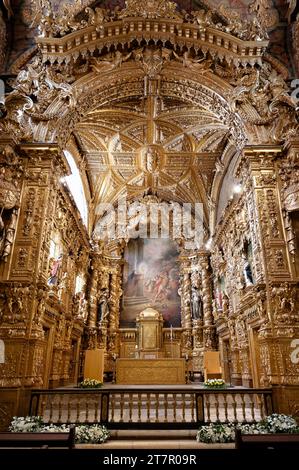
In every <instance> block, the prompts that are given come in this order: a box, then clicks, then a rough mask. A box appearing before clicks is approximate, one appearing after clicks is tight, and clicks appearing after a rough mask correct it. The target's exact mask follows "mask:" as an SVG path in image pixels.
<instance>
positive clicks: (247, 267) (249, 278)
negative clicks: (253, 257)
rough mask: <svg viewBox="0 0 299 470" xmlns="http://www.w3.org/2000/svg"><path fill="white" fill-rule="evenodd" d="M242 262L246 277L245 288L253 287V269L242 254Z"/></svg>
mask: <svg viewBox="0 0 299 470" xmlns="http://www.w3.org/2000/svg"><path fill="white" fill-rule="evenodd" d="M242 260H243V275H244V280H245V287H248V286H253V275H252V269H251V266H250V263H249V261H248V259H247V257H246V255H245V253H243V254H242Z"/></svg>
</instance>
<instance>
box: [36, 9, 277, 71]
mask: <svg viewBox="0 0 299 470" xmlns="http://www.w3.org/2000/svg"><path fill="white" fill-rule="evenodd" d="M36 41H37V44H38V46H39V48H40V50H41V52H42V55H43V61H44V62H45V61H47V60H49V61H50V62H51V63H55V62H57V63H68V62H69V61H71V60H76V59H77V58H78V57H79V56H80V55H81V56H82V57H83V58H86V57H88V56H93V55H94V53H95V52H98V53H101V51H103V50H104V49H107V50H108V51H109V50H110V49H111V48H113V49H117V47H122V48H125V47H127V46H130V44H131V43H132V42H133V41H137V42H138V43H139V44H148V43H149V42H150V41H154V42H155V43H157V42H158V41H160V42H161V44H162V45H164V44H166V42H168V43H170V44H171V45H172V46H173V47H174V48H177V49H182V48H186V47H187V48H188V49H190V48H193V49H194V50H195V51H196V53H197V52H198V51H202V52H203V53H204V54H207V53H208V52H209V53H210V55H211V56H212V57H213V58H215V57H218V58H219V59H221V60H223V59H225V60H226V61H227V62H228V63H233V64H235V65H239V64H242V65H246V64H249V65H251V66H253V65H254V64H256V63H259V64H260V63H261V57H262V56H263V54H264V52H265V50H266V48H267V46H268V43H269V42H268V41H261V40H255V41H244V40H242V39H239V38H238V37H235V36H233V35H231V34H228V33H226V32H223V31H221V30H217V29H215V28H213V27H210V26H208V27H206V28H203V29H201V28H200V27H199V26H198V25H197V24H192V23H183V22H182V20H180V21H179V20H177V19H174V20H173V19H165V18H162V19H160V18H159V19H152V18H142V17H134V18H124V19H123V20H121V21H112V22H111V21H110V22H106V23H103V24H102V25H101V28H99V27H98V26H97V25H96V24H94V25H92V26H88V27H86V28H84V29H80V30H78V31H75V32H72V33H70V34H67V35H65V36H64V37H59V38H53V37H38V38H37V39H36Z"/></svg>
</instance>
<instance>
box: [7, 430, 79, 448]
mask: <svg viewBox="0 0 299 470" xmlns="http://www.w3.org/2000/svg"><path fill="white" fill-rule="evenodd" d="M74 446H75V426H74V425H72V426H70V430H69V432H0V448H2V449H3V448H8V447H9V448H12V447H14V448H24V447H25V448H30V449H31V448H42V449H48V448H57V447H60V448H67V449H73V448H74Z"/></svg>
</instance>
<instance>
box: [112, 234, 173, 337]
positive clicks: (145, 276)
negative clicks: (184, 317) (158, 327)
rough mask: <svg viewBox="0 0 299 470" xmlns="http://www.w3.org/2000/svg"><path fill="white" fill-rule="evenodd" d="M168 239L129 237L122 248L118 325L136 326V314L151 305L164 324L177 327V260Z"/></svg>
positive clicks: (171, 242) (171, 243)
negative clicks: (161, 317)
mask: <svg viewBox="0 0 299 470" xmlns="http://www.w3.org/2000/svg"><path fill="white" fill-rule="evenodd" d="M178 254H179V253H178V250H177V247H176V244H175V243H174V242H173V241H172V240H169V239H141V238H138V239H135V240H133V239H132V240H130V242H129V243H128V245H127V247H126V250H125V260H124V271H123V286H124V287H123V290H124V294H123V299H122V312H121V318H120V325H121V327H122V328H125V327H135V324H136V316H137V314H138V313H140V312H141V311H142V310H144V309H145V308H146V307H148V306H151V307H153V308H154V309H156V310H158V311H159V312H160V313H162V315H163V319H164V325H163V326H164V327H170V326H171V325H172V326H173V327H180V326H181V321H180V302H181V300H180V296H179V293H178V290H179V264H178Z"/></svg>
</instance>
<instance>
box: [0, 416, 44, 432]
mask: <svg viewBox="0 0 299 470" xmlns="http://www.w3.org/2000/svg"><path fill="white" fill-rule="evenodd" d="M42 425H43V419H42V417H41V416H14V417H13V418H12V421H11V423H10V426H9V428H8V429H9V431H11V432H39V430H40V428H41V426H42Z"/></svg>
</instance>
